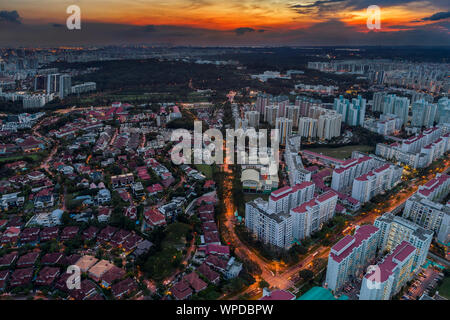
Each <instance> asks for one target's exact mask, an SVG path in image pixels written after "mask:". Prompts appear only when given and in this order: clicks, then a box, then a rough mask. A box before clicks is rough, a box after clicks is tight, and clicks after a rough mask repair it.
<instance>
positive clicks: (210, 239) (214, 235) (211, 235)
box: [204, 231, 220, 244]
mask: <svg viewBox="0 0 450 320" xmlns="http://www.w3.org/2000/svg"><path fill="white" fill-rule="evenodd" d="M204 238H205V243H207V244H220V237H219V233H218V232H217V231H206V232H205V233H204Z"/></svg>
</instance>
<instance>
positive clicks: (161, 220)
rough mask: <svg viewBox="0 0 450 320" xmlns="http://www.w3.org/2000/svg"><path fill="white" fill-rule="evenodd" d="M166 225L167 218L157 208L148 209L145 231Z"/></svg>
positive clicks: (145, 216)
mask: <svg viewBox="0 0 450 320" xmlns="http://www.w3.org/2000/svg"><path fill="white" fill-rule="evenodd" d="M164 225H166V218H165V217H164V216H163V215H162V214H161V213H160V212H159V211H158V209H156V208H150V209H147V210H146V211H145V212H144V223H143V227H144V230H146V229H154V228H156V227H160V226H164Z"/></svg>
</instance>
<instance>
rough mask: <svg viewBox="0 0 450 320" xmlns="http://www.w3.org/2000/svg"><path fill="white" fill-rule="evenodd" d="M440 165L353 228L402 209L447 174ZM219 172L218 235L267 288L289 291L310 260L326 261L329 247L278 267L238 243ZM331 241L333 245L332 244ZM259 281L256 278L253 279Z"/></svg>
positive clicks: (228, 184)
mask: <svg viewBox="0 0 450 320" xmlns="http://www.w3.org/2000/svg"><path fill="white" fill-rule="evenodd" d="M443 164H444V165H445V167H441V168H439V169H436V170H435V171H434V172H429V174H428V175H426V176H423V177H418V178H415V179H413V180H411V183H413V185H412V186H411V185H410V186H409V187H408V188H407V189H404V190H401V191H400V192H398V193H397V194H396V195H395V196H391V197H390V198H389V199H388V200H387V201H385V202H384V203H387V204H388V206H387V208H386V209H385V210H383V212H382V211H381V210H380V209H377V208H375V209H373V210H372V211H370V212H365V213H363V214H361V215H360V216H359V217H357V218H356V220H355V221H353V225H354V226H356V225H362V224H367V223H370V224H372V223H373V222H374V221H375V219H376V218H377V217H378V216H380V215H381V214H382V213H384V212H392V211H395V210H396V209H397V208H399V207H402V206H403V205H404V203H405V202H406V200H407V199H408V198H409V197H410V196H411V195H412V194H413V193H414V192H416V191H417V189H418V186H419V185H423V184H425V183H426V182H427V181H429V180H430V179H432V178H434V176H435V175H436V174H437V173H440V172H444V173H447V172H448V170H449V168H450V166H449V165H450V161H449V160H448V159H446V160H444V162H443ZM223 170H224V172H225V173H227V174H228V175H229V178H228V179H226V180H225V181H224V194H223V201H224V204H225V208H226V213H225V221H224V225H225V228H226V231H225V232H223V234H222V236H223V237H224V239H225V241H226V242H228V243H229V244H232V245H233V246H234V247H235V248H236V249H235V254H236V256H237V257H239V258H240V259H248V260H251V261H252V262H254V263H256V264H258V265H259V267H260V268H261V270H262V273H261V275H260V278H261V279H262V280H265V281H266V282H267V283H268V284H269V285H270V286H271V287H274V288H278V289H281V290H286V289H289V288H290V287H292V286H293V283H292V281H291V280H290V279H291V278H292V277H294V276H296V275H297V274H298V273H299V272H300V270H302V269H309V268H310V266H311V263H313V262H314V260H316V259H318V258H327V257H328V254H329V252H330V249H331V246H321V247H319V248H318V249H316V250H314V253H316V252H317V254H316V255H315V256H313V255H312V254H313V253H312V252H310V253H309V255H308V256H306V257H305V258H304V259H303V260H301V261H300V262H299V263H298V264H296V265H293V266H290V267H286V266H283V265H281V264H279V263H278V262H276V261H266V260H265V259H263V258H261V257H260V256H259V255H258V254H256V253H255V251H254V250H253V249H252V248H249V247H247V246H246V245H245V244H244V243H243V242H242V241H240V239H239V237H238V236H237V234H236V232H235V229H234V223H235V217H234V212H235V210H236V209H235V206H234V204H233V201H232V178H231V173H232V172H231V170H230V169H229V168H228V165H227V164H225V165H223ZM338 236H340V235H335V237H334V238H335V240H337V238H338ZM334 243H335V242H333V244H334ZM274 271H275V272H274ZM255 278H259V277H255ZM253 291H255V286H254V285H252V286H250V287H249V288H247V290H245V291H244V292H241V293H239V295H242V294H245V293H247V294H248V293H250V292H253ZM234 298H236V297H232V298H231V299H234Z"/></svg>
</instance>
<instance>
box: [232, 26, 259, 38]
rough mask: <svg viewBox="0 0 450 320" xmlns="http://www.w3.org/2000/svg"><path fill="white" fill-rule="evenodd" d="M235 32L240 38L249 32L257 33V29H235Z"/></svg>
mask: <svg viewBox="0 0 450 320" xmlns="http://www.w3.org/2000/svg"><path fill="white" fill-rule="evenodd" d="M234 32H236V34H237V35H238V36H242V35H243V34H245V33H247V32H255V29H253V28H248V27H243V28H236V29H234Z"/></svg>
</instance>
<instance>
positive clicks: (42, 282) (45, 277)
mask: <svg viewBox="0 0 450 320" xmlns="http://www.w3.org/2000/svg"><path fill="white" fill-rule="evenodd" d="M59 273H60V271H59V268H55V267H48V266H47V267H44V268H42V270H41V271H40V272H39V274H38V276H37V278H36V280H35V283H36V285H38V286H51V285H52V284H53V283H54V282H55V280H56V278H57V277H58V276H59Z"/></svg>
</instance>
